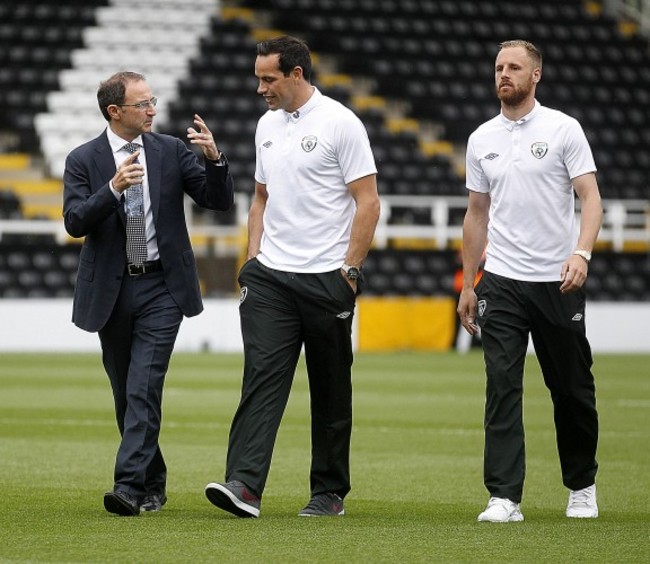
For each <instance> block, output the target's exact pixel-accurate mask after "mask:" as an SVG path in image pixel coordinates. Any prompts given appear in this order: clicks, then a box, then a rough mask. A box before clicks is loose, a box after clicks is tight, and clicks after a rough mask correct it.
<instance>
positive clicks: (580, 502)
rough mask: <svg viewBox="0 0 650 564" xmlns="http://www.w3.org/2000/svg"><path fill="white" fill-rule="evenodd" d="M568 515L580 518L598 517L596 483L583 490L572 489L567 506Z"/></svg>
mask: <svg viewBox="0 0 650 564" xmlns="http://www.w3.org/2000/svg"><path fill="white" fill-rule="evenodd" d="M566 516H567V517H576V518H578V519H595V518H596V517H598V504H597V503H596V484H593V485H591V486H589V487H588V488H584V489H582V490H576V491H571V493H570V494H569V503H568V505H567V506H566Z"/></svg>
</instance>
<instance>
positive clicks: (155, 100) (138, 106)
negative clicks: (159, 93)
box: [115, 96, 158, 112]
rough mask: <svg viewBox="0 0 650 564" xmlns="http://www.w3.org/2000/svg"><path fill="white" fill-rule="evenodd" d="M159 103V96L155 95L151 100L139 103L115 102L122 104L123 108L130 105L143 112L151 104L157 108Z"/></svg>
mask: <svg viewBox="0 0 650 564" xmlns="http://www.w3.org/2000/svg"><path fill="white" fill-rule="evenodd" d="M157 103H158V98H156V97H155V96H154V97H153V98H151V100H147V101H146V102H138V103H137V104H115V105H116V106H120V107H121V108H123V107H124V106H130V107H132V108H135V109H136V110H138V111H141V112H142V111H144V110H148V109H149V106H151V107H152V108H155V107H156V104H157Z"/></svg>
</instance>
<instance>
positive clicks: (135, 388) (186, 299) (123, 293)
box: [63, 72, 234, 515]
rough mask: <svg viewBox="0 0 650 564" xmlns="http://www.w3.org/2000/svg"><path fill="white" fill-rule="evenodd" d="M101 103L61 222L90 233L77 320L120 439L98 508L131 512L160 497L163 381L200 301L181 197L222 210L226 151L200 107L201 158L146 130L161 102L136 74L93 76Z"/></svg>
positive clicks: (73, 231)
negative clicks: (136, 227) (130, 235)
mask: <svg viewBox="0 0 650 564" xmlns="http://www.w3.org/2000/svg"><path fill="white" fill-rule="evenodd" d="M97 100H98V103H99V108H100V110H101V112H102V114H103V115H104V117H105V118H106V120H107V121H108V127H107V128H106V130H105V131H104V132H103V133H102V134H101V135H100V136H99V137H97V138H96V139H93V140H92V141H89V142H88V143H85V144H83V145H81V146H80V147H78V148H76V149H75V150H73V151H72V152H71V153H70V154H69V155H68V157H67V159H66V165H65V173H64V176H63V182H64V202H63V216H64V221H65V227H66V230H67V231H68V233H69V234H70V235H71V236H73V237H84V238H85V239H84V243H83V246H82V248H81V254H80V261H79V270H78V273H77V284H76V288H75V295H74V305H73V313H72V320H73V322H74V323H75V324H76V325H77V326H78V327H80V328H81V329H84V330H86V331H91V332H95V331H97V332H99V338H100V342H101V347H102V359H103V364H104V368H105V370H106V372H107V374H108V377H109V380H110V383H111V387H112V389H113V397H114V401H115V414H116V419H117V425H118V428H119V431H120V434H121V436H122V440H121V443H120V447H119V449H118V452H117V457H116V462H115V483H114V487H113V489H112V490H111V491H109V492H107V493H106V494H105V495H104V507H105V508H106V510H107V511H109V512H111V513H115V514H118V515H138V514H139V513H140V511H141V510H143V511H159V510H160V509H162V506H163V505H164V504H165V502H166V501H167V497H166V477H167V469H166V465H165V460H164V458H163V455H162V452H161V450H160V447H159V445H158V437H159V433H160V421H161V412H162V392H163V383H164V380H165V374H166V372H167V367H168V365H169V360H170V357H171V354H172V351H173V348H174V342H175V340H176V336H177V334H178V329H179V327H180V324H181V320H182V318H183V316H187V317H192V316H194V315H197V314H199V313H200V312H201V311H202V309H203V304H202V301H201V294H200V290H199V280H198V274H197V269H196V263H195V259H194V253H193V251H192V247H191V244H190V238H189V235H188V232H187V225H186V221H185V213H184V207H183V199H184V195H185V194H188V195H189V196H190V197H191V198H192V199H193V200H194V201H195V202H196V203H197V204H198V205H199V206H201V207H204V208H208V209H212V210H222V211H225V210H228V209H229V208H230V207H231V206H232V203H233V190H234V188H233V180H232V177H231V176H230V173H229V171H228V163H227V160H226V158H225V156H224V155H223V153H221V152H220V151H219V149H218V148H217V145H216V143H215V141H214V139H213V137H212V134H211V132H210V130H209V129H208V127H207V125H206V124H205V122H204V121H203V119H202V118H201V117H200V116H198V115H195V116H194V127H189V128H188V135H187V137H188V138H189V139H190V142H191V143H192V144H194V145H196V146H197V147H199V148H200V149H201V151H202V152H203V157H204V160H205V163H204V166H202V165H201V164H200V163H199V160H198V159H197V157H196V155H195V154H194V152H192V151H190V150H189V149H188V148H187V147H186V145H185V144H184V143H183V142H182V141H181V140H180V139H177V138H175V137H171V136H169V135H161V134H157V133H152V131H151V127H152V124H153V120H154V117H155V115H156V109H155V105H156V101H157V100H156V98H155V97H153V95H152V93H151V90H150V88H149V86H148V84H147V82H146V79H145V77H144V76H142V75H141V74H138V73H133V72H119V73H117V74H115V75H113V76H112V77H110V78H109V79H107V80H106V81H104V82H102V83H101V84H100V86H99V90H98V91H97ZM133 187H137V190H141V191H142V193H143V196H144V197H143V205H142V204H141V210H142V213H143V214H144V226H145V227H144V234H143V236H142V239H141V242H142V245H141V247H144V244H145V241H146V250H145V249H144V248H142V253H143V256H142V260H138V261H135V262H134V261H133V260H132V258H131V259H127V235H126V224H127V218H126V212H125V199H126V198H128V197H130V194H128V192H129V190H130V189H131V190H132V192H131V193H133ZM140 187H141V188H140ZM141 201H142V200H141ZM130 256H131V257H132V256H133V255H132V254H131V255H130Z"/></svg>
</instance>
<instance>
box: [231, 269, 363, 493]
mask: <svg viewBox="0 0 650 564" xmlns="http://www.w3.org/2000/svg"><path fill="white" fill-rule="evenodd" d="M239 284H240V286H241V289H242V300H241V304H240V317H241V330H242V335H243V340H244V377H243V383H242V395H241V400H240V403H239V407H238V409H237V412H236V413H235V417H234V419H233V422H232V427H231V429H230V438H229V444H228V456H227V462H226V480H228V481H230V480H240V481H242V482H244V483H245V484H246V485H247V486H248V487H249V488H250V489H251V490H252V491H253V492H255V493H256V494H257V495H259V496H261V495H262V492H263V491H264V486H265V484H266V479H267V476H268V473H269V469H270V466H271V457H272V454H273V446H274V444H275V439H276V435H277V432H278V429H279V426H280V421H281V419H282V415H283V413H284V410H285V407H286V404H287V401H288V399H289V393H290V390H291V384H292V381H293V377H294V373H295V369H296V365H297V363H298V359H299V355H300V351H301V348H302V346H303V344H304V347H305V360H306V364H307V373H308V379H309V391H310V397H311V443H312V462H311V472H310V487H311V492H312V495H313V494H318V493H323V492H334V493H337V494H338V495H339V496H341V497H342V498H343V497H345V495H346V494H347V493H348V492H349V491H350V461H349V459H350V436H351V432H352V381H351V369H352V356H353V355H352V339H351V333H352V318H353V315H354V307H355V295H354V292H353V290H352V288H351V287H350V285H349V284H348V283H347V281H346V280H345V279H344V278H343V276H342V275H341V273H340V271H339V270H338V269H337V270H336V271H333V272H325V273H322V274H294V273H290V272H280V271H277V270H273V269H270V268H267V267H266V266H264V265H262V264H261V263H259V262H258V261H257V260H256V259H252V260H250V261H248V262H247V263H246V264H245V265H244V266H243V267H242V270H241V272H240V275H239Z"/></svg>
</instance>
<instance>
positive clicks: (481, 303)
mask: <svg viewBox="0 0 650 564" xmlns="http://www.w3.org/2000/svg"><path fill="white" fill-rule="evenodd" d="M486 308H487V301H485V300H479V302H478V316H479V317H483V314H484V313H485V309H486Z"/></svg>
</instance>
